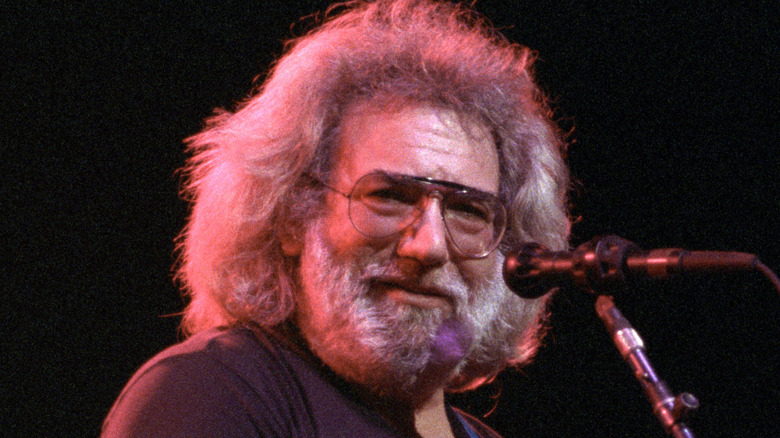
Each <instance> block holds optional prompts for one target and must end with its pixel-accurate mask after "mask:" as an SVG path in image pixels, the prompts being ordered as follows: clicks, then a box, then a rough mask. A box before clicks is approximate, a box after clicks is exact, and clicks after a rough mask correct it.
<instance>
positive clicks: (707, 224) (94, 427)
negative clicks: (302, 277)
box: [0, 0, 780, 437]
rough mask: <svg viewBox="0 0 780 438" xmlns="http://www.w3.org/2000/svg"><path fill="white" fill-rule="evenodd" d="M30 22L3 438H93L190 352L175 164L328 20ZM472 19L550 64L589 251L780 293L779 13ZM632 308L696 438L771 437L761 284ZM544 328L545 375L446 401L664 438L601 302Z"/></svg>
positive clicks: (582, 300)
mask: <svg viewBox="0 0 780 438" xmlns="http://www.w3.org/2000/svg"><path fill="white" fill-rule="evenodd" d="M33 3H37V2H13V1H12V2H3V4H2V6H0V11H2V23H0V24H1V25H0V41H2V42H0V47H2V57H1V59H2V60H3V67H2V71H1V72H0V74H2V82H0V83H1V84H2V92H1V93H0V96H2V105H0V112H1V113H0V114H1V115H2V125H3V132H4V134H3V135H2V137H1V138H0V144H2V159H1V160H0V163H2V164H0V165H1V166H2V169H1V171H0V175H2V179H3V182H2V189H1V192H0V193H1V194H2V205H3V207H4V210H5V213H6V215H5V216H6V217H5V218H4V220H3V226H2V227H0V233H1V234H0V236H2V237H0V241H2V242H3V243H4V244H5V250H3V256H4V259H6V260H5V262H3V264H2V271H1V272H2V278H1V280H2V282H1V283H0V284H1V285H2V286H1V287H2V294H1V296H2V319H1V320H0V321H2V328H3V333H2V337H3V350H4V352H3V380H5V381H6V382H5V385H4V386H5V389H4V390H3V391H1V392H0V393H1V394H2V395H1V396H0V397H2V399H0V402H1V404H0V405H1V406H2V414H0V418H2V422H3V425H2V430H3V434H4V435H5V434H6V433H7V432H9V431H10V432H13V433H12V435H21V436H95V435H97V434H98V433H99V426H100V422H101V420H102V418H103V417H104V416H105V414H106V412H107V410H108V408H109V407H110V405H111V403H112V402H113V400H114V398H115V397H116V396H117V394H118V392H119V390H120V389H121V387H122V386H123V385H124V383H125V382H126V380H127V379H128V378H129V377H130V375H131V373H132V372H133V371H134V370H135V369H136V368H137V367H138V366H140V365H141V364H142V363H143V362H144V361H145V360H146V359H148V358H149V357H150V356H152V355H153V354H154V353H155V352H157V351H159V350H160V349H162V348H164V347H165V346H167V345H169V344H171V343H173V342H175V341H176V340H177V325H178V322H179V319H178V318H177V317H176V316H171V315H175V314H176V313H177V312H178V311H180V310H181V308H182V304H183V301H182V299H181V298H180V296H179V294H178V292H177V290H176V289H175V288H174V286H173V284H172V281H171V273H170V267H171V265H172V264H173V256H172V252H173V243H172V239H173V238H174V236H175V235H176V234H177V232H178V230H179V229H180V228H181V227H182V225H183V220H184V217H185V214H186V206H185V205H184V204H183V202H182V201H180V200H179V199H178V197H177V178H176V176H175V171H176V169H177V168H178V167H180V166H181V165H182V163H183V160H184V155H183V153H182V149H183V148H182V145H181V140H182V139H183V138H184V137H186V136H188V135H191V134H193V133H195V132H196V131H197V130H198V129H199V127H200V126H201V120H202V119H203V118H204V117H206V116H207V115H209V114H210V112H211V110H212V109H213V108H215V107H224V106H228V107H229V106H231V105H232V104H233V102H235V101H237V100H240V99H242V98H243V97H244V96H245V95H246V93H247V92H248V90H249V89H250V87H251V84H252V81H253V78H254V77H255V76H256V75H258V74H259V73H261V72H263V71H265V69H266V68H267V66H268V65H269V63H270V62H271V61H273V60H274V59H275V56H278V54H279V53H280V52H281V49H282V42H281V41H282V40H284V39H286V38H287V37H289V36H290V35H291V34H292V33H299V32H300V31H301V29H305V28H306V26H305V25H304V26H302V25H296V26H295V27H293V28H292V30H291V28H290V25H291V23H294V22H296V20H297V18H298V17H301V16H304V15H308V14H312V13H314V12H316V11H320V10H322V9H323V7H324V5H325V4H326V2H323V1H292V0H290V1H284V2H282V1H266V2H260V1H258V2H235V1H233V2H223V3H221V4H216V3H213V4H212V3H211V2H204V1H195V2H167V3H165V4H163V3H162V2H160V3H159V4H158V3H156V2H149V3H148V4H145V5H141V4H140V3H137V2H123V3H126V4H112V2H104V3H101V2H79V3H76V2H63V3H62V4H58V5H50V6H47V7H42V6H32V4H33ZM131 3H132V4H134V5H136V6H131ZM664 3H666V2H664ZM696 3H700V2H696ZM477 9H478V10H479V11H481V12H482V13H484V14H485V15H487V16H488V17H489V18H491V19H492V21H493V22H494V23H495V24H497V25H498V26H499V27H501V28H503V29H504V32H505V34H506V35H508V36H509V37H510V39H512V40H514V41H517V42H520V43H522V44H525V45H528V46H530V47H532V48H534V49H536V50H538V52H539V60H538V62H537V64H536V68H537V71H538V76H539V79H540V81H541V83H542V84H543V86H544V88H545V89H546V90H547V91H548V93H549V94H550V95H551V96H552V97H553V98H554V100H555V102H556V103H555V107H556V108H557V111H558V118H559V119H560V120H561V123H562V124H563V126H565V127H566V129H571V128H572V127H573V128H574V130H573V134H572V140H573V144H572V146H571V149H570V156H569V161H570V164H571V167H572V169H573V173H574V176H575V177H576V178H577V180H578V181H579V182H580V183H579V184H578V185H577V190H576V193H575V195H574V198H573V201H574V203H575V207H576V210H575V212H576V214H578V215H581V216H582V220H581V221H580V222H579V223H577V224H576V225H575V227H574V230H573V231H574V241H573V244H574V245H578V244H580V243H582V242H583V241H586V240H588V239H590V238H591V237H593V236H596V235H599V234H604V233H610V234H617V235H620V236H623V237H625V238H627V239H629V240H632V241H634V242H636V243H637V244H638V245H640V246H641V247H644V248H655V247H669V246H680V247H685V248H689V249H712V250H716V249H717V250H739V251H745V252H750V253H755V254H758V255H759V256H760V257H761V258H762V260H764V261H765V262H766V264H768V265H769V266H770V267H772V268H773V269H774V270H775V271H778V270H780V248H778V238H780V231H778V230H779V229H780V220H779V219H778V216H780V184H778V180H777V175H776V174H777V172H778V170H780V159H778V155H777V145H776V142H777V135H776V132H777V126H778V122H779V120H778V105H777V103H778V101H777V88H778V82H779V81H778V61H777V60H778V55H780V53H779V51H778V41H779V40H780V39H778V36H779V35H778V31H777V29H778V28H780V23H778V19H777V18H776V14H772V13H771V12H770V11H772V10H773V9H776V4H775V3H773V2H769V1H766V2H753V3H749V5H747V6H735V5H732V3H729V2H722V1H715V2H706V3H703V4H699V5H698V6H668V5H666V6H664V5H662V2H646V1H643V2H632V4H629V2H617V3H616V4H613V5H608V4H607V2H603V3H602V4H601V6H598V7H593V8H591V7H586V6H584V5H583V4H581V3H580V2H574V1H561V2H557V3H547V2H519V1H518V2H515V1H512V2H508V1H497V0H482V1H479V2H477ZM619 305H620V306H621V307H622V309H623V311H624V313H625V314H626V315H627V316H628V317H629V319H631V320H632V322H633V323H634V325H635V326H636V328H637V329H638V330H639V332H640V333H641V334H642V335H643V337H644V339H645V341H646V344H647V345H648V350H649V355H650V357H651V359H652V360H653V363H654V365H655V367H656V369H657V371H658V372H659V374H660V375H661V377H663V378H664V379H665V380H667V381H668V382H669V384H670V386H671V387H672V389H673V390H675V391H678V392H679V391H690V392H692V393H694V394H696V395H697V396H698V397H699V398H700V400H701V404H702V408H701V410H700V412H699V415H698V416H697V418H695V419H694V420H693V421H691V425H692V427H693V430H694V431H695V432H697V433H698V435H700V436H780V422H778V420H777V418H778V417H779V416H780V383H778V361H779V359H780V354H778V351H780V349H779V348H778V347H780V322H778V319H779V318H778V314H779V313H780V298H779V297H778V294H777V292H775V291H773V289H771V287H770V286H769V284H768V283H767V282H766V281H764V280H763V279H762V278H761V277H760V276H759V275H757V274H745V275H741V274H740V275H732V276H709V277H706V278H695V279H686V280H682V281H679V282H675V283H667V284H662V285H647V286H643V287H638V288H637V289H636V290H635V291H634V293H633V294H631V295H630V296H628V297H626V298H624V299H622V300H620V302H619ZM552 319H553V324H554V328H553V330H552V332H551V333H550V336H549V337H548V338H547V341H546V347H545V348H544V349H543V350H542V351H541V352H540V354H539V356H538V359H537V360H536V362H535V363H534V364H533V365H531V366H529V367H527V368H525V369H523V370H522V371H513V372H508V373H505V374H504V375H502V376H501V377H500V378H499V379H498V380H497V381H496V383H495V384H493V385H491V386H489V387H487V388H485V389H483V390H480V391H478V392H476V393H473V394H470V395H459V396H456V397H454V401H455V402H456V403H457V404H458V405H460V406H463V407H466V408H467V409H470V410H471V412H473V413H475V414H477V415H482V414H486V413H488V412H489V411H491V410H492V413H491V414H490V415H489V416H487V417H486V420H485V421H487V422H488V423H489V424H491V425H493V426H494V427H495V428H497V429H498V430H499V431H500V432H502V433H503V434H505V435H506V436H508V437H513V436H539V437H542V436H603V437H619V436H648V437H650V436H664V433H663V432H662V431H661V429H660V426H658V425H657V424H656V420H655V418H654V417H653V415H652V413H651V409H650V407H649V405H648V403H647V402H646V400H645V399H644V395H643V393H642V392H641V390H640V388H639V385H638V384H637V383H636V382H635V381H634V379H633V376H632V375H631V373H630V372H629V370H628V368H627V367H626V366H625V365H624V364H623V362H622V360H621V359H620V358H619V356H618V354H617V352H616V351H614V348H613V347H612V344H611V341H610V340H609V339H608V337H607V336H606V334H605V332H604V330H603V328H602V327H601V325H600V321H599V320H598V319H597V318H596V317H595V315H594V312H593V310H592V306H591V303H590V298H589V297H586V296H584V295H579V294H566V295H559V296H558V297H557V299H556V301H555V303H554V306H553V318H552ZM498 394H500V397H496V396H497V395H498ZM494 405H495V406H494ZM493 408H494V409H493Z"/></svg>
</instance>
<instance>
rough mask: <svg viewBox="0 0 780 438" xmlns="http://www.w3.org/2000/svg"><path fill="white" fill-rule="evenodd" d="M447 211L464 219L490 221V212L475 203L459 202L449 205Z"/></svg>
mask: <svg viewBox="0 0 780 438" xmlns="http://www.w3.org/2000/svg"><path fill="white" fill-rule="evenodd" d="M447 209H448V210H449V211H450V212H451V213H452V214H454V215H456V216H458V217H459V218H462V219H468V220H479V221H485V222H488V221H490V211H489V210H488V209H487V208H486V207H485V206H484V205H480V204H475V203H468V202H459V203H456V204H452V205H448V206H447Z"/></svg>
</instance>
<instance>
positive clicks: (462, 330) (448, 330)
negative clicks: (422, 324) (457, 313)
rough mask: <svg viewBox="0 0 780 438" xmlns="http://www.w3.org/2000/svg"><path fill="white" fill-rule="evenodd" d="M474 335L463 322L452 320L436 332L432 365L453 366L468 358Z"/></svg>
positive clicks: (447, 321)
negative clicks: (467, 354)
mask: <svg viewBox="0 0 780 438" xmlns="http://www.w3.org/2000/svg"><path fill="white" fill-rule="evenodd" d="M472 337H473V334H472V333H471V330H470V329H469V327H467V326H466V325H465V324H463V321H461V320H458V319H457V318H450V319H448V320H446V321H444V322H443V323H442V324H441V325H440V326H439V328H438V330H436V336H435V337H434V339H433V343H432V344H431V364H439V365H444V366H453V365H454V364H457V363H458V362H460V361H461V359H463V358H464V357H466V353H467V352H468V347H469V346H470V345H471V341H472Z"/></svg>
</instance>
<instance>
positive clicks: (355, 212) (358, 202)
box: [307, 171, 507, 258]
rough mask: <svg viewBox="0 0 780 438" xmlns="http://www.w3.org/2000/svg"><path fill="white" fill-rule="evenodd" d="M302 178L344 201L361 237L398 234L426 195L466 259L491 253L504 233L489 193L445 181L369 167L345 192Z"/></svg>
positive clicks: (502, 216)
mask: <svg viewBox="0 0 780 438" xmlns="http://www.w3.org/2000/svg"><path fill="white" fill-rule="evenodd" d="M307 176H308V177H309V178H311V179H313V180H314V181H316V182H318V183H319V184H321V185H323V186H324V187H326V188H328V189H330V190H333V191H334V192H336V193H338V194H340V195H341V196H344V197H345V198H347V199H348V200H349V219H350V221H351V222H352V225H353V226H354V227H355V229H356V230H357V231H358V232H360V233H361V234H362V235H364V236H366V237H369V238H374V239H380V238H386V237H390V236H393V235H395V234H399V233H400V232H402V231H403V230H405V229H406V228H407V227H409V226H410V225H411V224H413V223H414V222H415V221H416V220H417V219H418V218H419V217H420V216H422V214H423V211H425V205H426V201H427V199H428V198H437V199H439V200H440V201H441V205H442V213H441V214H442V218H443V220H444V225H445V228H446V229H447V235H448V236H449V238H450V241H451V242H452V243H453V245H454V247H455V248H456V250H457V252H458V253H459V254H460V255H461V256H464V257H468V258H483V257H486V256H487V255H488V254H490V253H491V252H492V251H493V250H494V249H496V247H498V244H499V243H500V242H501V238H502V237H503V235H504V231H506V224H507V213H506V209H505V208H504V205H503V204H502V203H501V201H500V200H499V199H498V198H497V197H496V196H494V195H492V194H490V193H487V192H483V191H481V190H477V189H474V188H471V187H467V186H464V185H460V184H456V183H453V182H449V181H440V180H435V179H432V178H424V177H419V176H409V175H401V174H395V173H387V172H383V171H374V172H371V173H368V174H366V175H364V176H362V177H360V179H358V180H357V181H356V182H355V185H354V186H353V187H352V190H350V192H349V193H343V192H341V191H340V190H338V189H336V188H334V187H331V186H329V185H328V184H326V183H325V182H323V181H322V180H321V179H319V178H317V177H315V176H313V175H309V174H307Z"/></svg>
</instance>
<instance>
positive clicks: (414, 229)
mask: <svg viewBox="0 0 780 438" xmlns="http://www.w3.org/2000/svg"><path fill="white" fill-rule="evenodd" d="M423 208H424V209H423V212H422V215H421V216H420V217H419V218H417V220H416V221H415V222H414V223H413V224H411V225H410V226H409V227H408V228H407V229H406V230H404V232H403V233H402V235H401V239H400V241H399V242H398V249H397V250H396V251H397V253H398V255H399V256H401V257H409V258H413V259H416V260H418V261H419V262H420V263H422V264H424V265H426V266H436V265H441V264H444V263H445V262H446V261H447V260H449V257H450V254H449V247H448V243H447V228H446V225H445V224H444V216H443V215H442V208H443V206H442V203H441V198H440V197H436V196H433V197H430V198H428V202H426V203H425V204H424V207H423Z"/></svg>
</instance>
